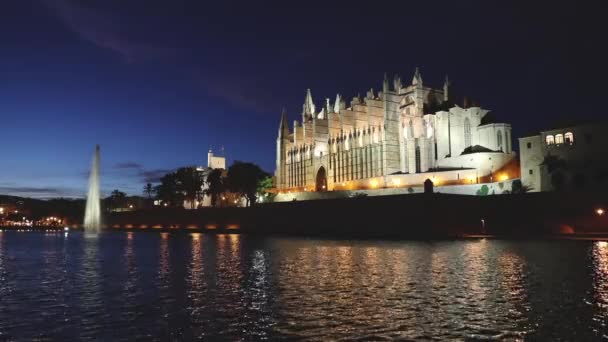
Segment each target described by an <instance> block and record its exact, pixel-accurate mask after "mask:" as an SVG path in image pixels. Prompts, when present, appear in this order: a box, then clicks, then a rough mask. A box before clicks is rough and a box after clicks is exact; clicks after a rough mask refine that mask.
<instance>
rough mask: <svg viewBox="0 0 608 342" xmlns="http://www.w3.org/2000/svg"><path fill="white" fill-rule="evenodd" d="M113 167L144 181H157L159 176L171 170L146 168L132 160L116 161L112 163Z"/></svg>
mask: <svg viewBox="0 0 608 342" xmlns="http://www.w3.org/2000/svg"><path fill="white" fill-rule="evenodd" d="M114 169H115V170H118V171H119V172H126V173H127V174H128V176H131V177H136V178H139V179H140V181H142V182H144V183H157V182H159V181H160V178H161V177H162V176H164V175H166V174H167V173H169V172H173V170H172V169H151V170H147V169H145V168H144V167H143V165H141V164H140V163H137V162H133V161H126V162H122V163H117V164H116V165H114Z"/></svg>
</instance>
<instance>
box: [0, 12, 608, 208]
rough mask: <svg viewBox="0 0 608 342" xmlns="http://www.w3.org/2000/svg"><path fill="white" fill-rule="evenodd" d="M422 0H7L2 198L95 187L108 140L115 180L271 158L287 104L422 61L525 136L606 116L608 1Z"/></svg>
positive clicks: (130, 183)
mask: <svg viewBox="0 0 608 342" xmlns="http://www.w3.org/2000/svg"><path fill="white" fill-rule="evenodd" d="M421 2H422V1H421ZM127 3H128V4H127ZM416 3H417V2H410V1H394V2H381V1H364V2H355V1H347V2H337V1H323V2H319V3H315V2H313V1H281V2H277V3H271V2H263V1H242V2H232V1H214V2H211V1H166V0H164V1H150V0H146V1H143V0H142V1H68V0H56V1H53V0H48V1H43V0H36V1H34V0H8V1H3V2H2V4H0V43H1V45H0V118H2V121H1V122H0V127H1V129H2V131H1V132H2V134H1V135H0V137H1V138H0V142H1V143H0V151H1V156H0V158H1V159H0V160H1V163H0V165H1V167H0V194H12V195H21V196H33V197H40V198H48V197H59V196H67V197H82V196H84V193H85V188H86V184H87V173H88V168H89V166H90V161H91V156H92V153H93V151H94V146H95V144H97V143H98V144H100V145H101V152H102V177H103V178H102V187H103V190H104V193H106V194H107V193H109V192H110V191H111V190H113V189H115V188H116V189H120V190H122V191H125V192H127V193H129V194H141V189H142V187H143V185H144V183H145V182H147V181H155V180H157V179H158V177H159V176H160V175H162V174H164V173H165V172H167V171H168V170H171V169H173V168H176V167H178V166H186V165H205V164H206V153H207V150H208V149H209V147H210V146H213V148H214V149H216V150H217V149H219V147H220V146H224V148H225V154H226V156H227V157H228V161H229V162H232V161H233V160H246V161H252V162H255V163H258V164H259V165H260V166H262V167H263V168H264V169H266V170H267V171H269V172H272V171H274V158H275V139H276V133H277V129H278V124H279V118H280V111H281V108H282V107H285V108H286V109H287V111H288V115H289V119H290V121H293V120H294V119H297V118H299V116H300V112H301V109H302V103H303V100H304V95H305V91H306V88H311V89H312V95H313V98H314V100H315V103H316V104H317V106H320V105H321V104H322V103H323V101H324V99H325V98H331V99H332V101H333V100H334V99H335V96H336V93H337V92H339V93H341V94H343V95H344V96H346V98H347V101H350V99H351V98H352V96H354V95H356V94H357V93H361V94H362V95H364V94H365V92H366V91H367V90H368V89H369V88H370V87H373V88H374V89H375V90H376V91H377V90H379V89H381V84H382V79H383V75H384V73H385V72H387V73H389V77H391V78H392V74H394V73H399V74H400V75H401V76H402V79H403V80H404V81H407V82H409V81H410V80H411V76H412V74H413V71H414V69H415V67H417V66H418V67H420V69H421V72H422V77H423V80H424V83H425V84H428V85H432V86H433V85H434V86H437V87H439V86H441V85H442V83H443V79H444V77H445V75H446V74H447V75H449V78H450V80H451V81H452V85H453V88H452V89H453V91H454V92H456V93H458V94H462V95H467V96H469V97H471V98H473V99H475V100H476V101H478V102H479V103H480V104H481V105H482V106H483V107H484V108H487V109H491V110H493V111H494V113H495V115H496V116H497V117H498V118H499V119H501V120H502V121H506V122H509V123H511V124H512V125H513V136H514V139H515V138H516V137H518V136H521V135H522V134H524V133H527V132H530V131H533V130H538V129H542V128H547V127H548V126H551V125H552V124H553V123H555V122H556V121H558V120H559V119H560V118H564V117H566V118H573V119H594V118H595V119H601V118H603V117H605V116H606V115H608V113H607V111H606V103H607V101H606V100H607V96H606V94H607V93H608V72H607V68H606V61H608V59H607V56H606V52H605V49H606V47H605V46H606V42H607V41H608V39H606V33H607V29H606V24H605V14H606V10H605V9H604V8H601V4H602V2H595V3H593V4H591V3H584V2H579V1H576V2H574V1H570V2H567V3H566V2H564V3H563V4H560V3H559V2H556V1H551V2H545V3H544V4H540V3H538V2H532V1H526V2H517V3H515V2H511V1H502V2H495V1H432V2H430V1H429V2H427V1H424V3H425V4H427V5H419V4H416ZM290 126H291V125H290ZM514 145H515V146H516V145H517V143H516V141H514Z"/></svg>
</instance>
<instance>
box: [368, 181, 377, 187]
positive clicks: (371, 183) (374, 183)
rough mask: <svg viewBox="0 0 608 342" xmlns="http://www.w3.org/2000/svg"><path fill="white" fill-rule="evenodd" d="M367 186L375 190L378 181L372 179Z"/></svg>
mask: <svg viewBox="0 0 608 342" xmlns="http://www.w3.org/2000/svg"><path fill="white" fill-rule="evenodd" d="M369 185H370V186H371V187H372V188H376V187H378V180H376V179H372V180H371V181H369Z"/></svg>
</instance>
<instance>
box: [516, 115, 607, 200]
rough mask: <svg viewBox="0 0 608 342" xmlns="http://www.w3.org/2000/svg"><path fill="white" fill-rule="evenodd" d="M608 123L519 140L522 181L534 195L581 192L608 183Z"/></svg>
mask: <svg viewBox="0 0 608 342" xmlns="http://www.w3.org/2000/svg"><path fill="white" fill-rule="evenodd" d="M607 126H608V124H607V123H593V124H579V125H565V126H563V127H561V128H556V129H550V130H546V131H542V132H540V133H539V134H536V135H532V136H528V137H523V138H519V151H520V165H521V181H522V184H523V185H525V186H529V187H530V188H531V191H551V190H557V189H570V190H577V189H578V190H581V189H584V188H588V187H598V186H605V185H606V184H607V183H608V162H607V161H606V158H605V157H604V154H603V153H604V151H605V148H606V147H607V146H608V137H607V136H606V135H605V132H606V129H607V128H608V127H607Z"/></svg>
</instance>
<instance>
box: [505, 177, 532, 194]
mask: <svg viewBox="0 0 608 342" xmlns="http://www.w3.org/2000/svg"><path fill="white" fill-rule="evenodd" d="M530 190H532V188H531V187H530V186H528V185H523V184H522V182H521V180H519V179H516V180H514V181H513V182H511V190H505V191H504V192H503V193H505V194H515V195H517V194H525V193H526V192H529V191H530Z"/></svg>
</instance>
